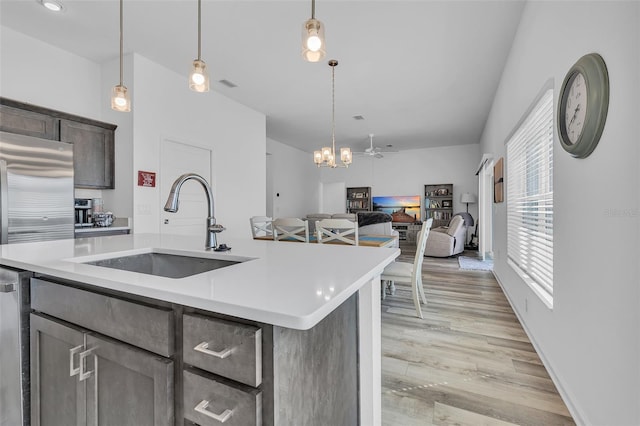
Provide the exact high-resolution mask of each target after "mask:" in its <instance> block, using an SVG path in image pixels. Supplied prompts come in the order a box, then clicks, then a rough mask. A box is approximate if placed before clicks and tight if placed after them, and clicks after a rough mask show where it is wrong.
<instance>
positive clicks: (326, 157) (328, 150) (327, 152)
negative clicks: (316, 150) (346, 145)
mask: <svg viewBox="0 0 640 426" xmlns="http://www.w3.org/2000/svg"><path fill="white" fill-rule="evenodd" d="M332 154H333V152H332V151H331V147H330V146H325V147H323V148H322V160H323V161H329V158H330V157H331V156H332Z"/></svg>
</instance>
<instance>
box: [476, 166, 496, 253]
mask: <svg viewBox="0 0 640 426" xmlns="http://www.w3.org/2000/svg"><path fill="white" fill-rule="evenodd" d="M477 174H478V177H479V179H478V194H479V195H478V230H477V236H478V253H479V254H480V256H481V257H482V260H485V259H487V258H489V259H493V158H492V157H490V156H488V155H487V154H485V155H484V156H483V158H482V164H481V166H480V168H479V169H478V173H477Z"/></svg>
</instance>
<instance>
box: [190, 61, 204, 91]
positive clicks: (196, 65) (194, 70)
mask: <svg viewBox="0 0 640 426" xmlns="http://www.w3.org/2000/svg"><path fill="white" fill-rule="evenodd" d="M189 88H190V89H191V90H193V91H195V92H208V91H209V71H208V70H207V64H205V63H204V61H202V60H200V59H194V61H193V65H192V67H191V73H190V74H189Z"/></svg>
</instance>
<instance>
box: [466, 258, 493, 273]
mask: <svg viewBox="0 0 640 426" xmlns="http://www.w3.org/2000/svg"><path fill="white" fill-rule="evenodd" d="M458 263H459V264H460V269H472V270H476V271H492V270H493V260H491V259H487V260H484V261H483V260H480V259H475V258H473V257H466V256H458Z"/></svg>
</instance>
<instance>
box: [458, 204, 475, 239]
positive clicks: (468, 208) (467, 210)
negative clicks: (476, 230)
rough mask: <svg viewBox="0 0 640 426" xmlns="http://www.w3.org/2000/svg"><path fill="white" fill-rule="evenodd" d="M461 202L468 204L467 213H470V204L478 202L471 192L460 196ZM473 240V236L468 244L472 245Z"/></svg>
mask: <svg viewBox="0 0 640 426" xmlns="http://www.w3.org/2000/svg"><path fill="white" fill-rule="evenodd" d="M460 202H461V203H464V204H466V205H467V213H469V204H474V203H475V202H476V196H475V195H473V194H471V193H469V192H465V193H463V194H462V195H461V196H460ZM471 218H472V219H473V216H471ZM472 226H473V224H472ZM472 240H473V236H472V237H471V238H470V239H469V242H468V243H467V245H471V241H472Z"/></svg>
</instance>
